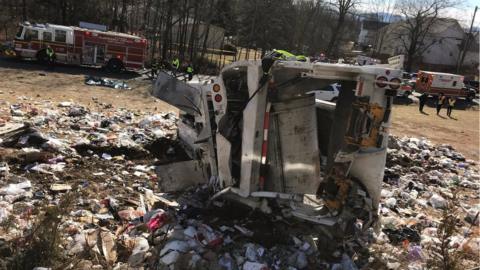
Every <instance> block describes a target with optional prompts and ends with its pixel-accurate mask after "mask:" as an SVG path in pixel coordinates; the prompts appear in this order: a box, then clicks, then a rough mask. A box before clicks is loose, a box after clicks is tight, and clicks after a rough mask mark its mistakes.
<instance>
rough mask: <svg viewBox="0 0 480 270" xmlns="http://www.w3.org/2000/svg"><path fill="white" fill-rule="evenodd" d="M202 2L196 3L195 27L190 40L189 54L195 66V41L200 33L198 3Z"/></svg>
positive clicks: (192, 28)
mask: <svg viewBox="0 0 480 270" xmlns="http://www.w3.org/2000/svg"><path fill="white" fill-rule="evenodd" d="M199 1H200V0H197V1H194V2H195V5H194V12H193V25H192V27H191V32H190V40H189V45H188V46H189V53H190V61H193V63H194V65H195V61H196V59H195V58H196V57H194V56H195V55H196V53H197V49H196V44H195V43H196V42H195V40H196V39H197V31H198V6H199V5H198V3H199Z"/></svg>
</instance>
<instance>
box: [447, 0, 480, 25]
mask: <svg viewBox="0 0 480 270" xmlns="http://www.w3.org/2000/svg"><path fill="white" fill-rule="evenodd" d="M475 4H476V5H477V6H478V7H479V10H477V16H476V17H475V22H474V26H476V27H480V1H478V0H477V1H475V0H466V1H464V3H462V4H460V5H459V6H457V7H454V8H449V9H448V10H446V12H445V14H444V16H448V17H452V18H455V19H457V20H458V22H459V23H460V24H461V25H462V26H464V27H466V28H467V27H470V23H471V22H472V16H473V12H474V10H475Z"/></svg>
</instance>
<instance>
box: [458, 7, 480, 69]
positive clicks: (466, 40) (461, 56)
mask: <svg viewBox="0 0 480 270" xmlns="http://www.w3.org/2000/svg"><path fill="white" fill-rule="evenodd" d="M477 9H478V6H475V11H474V12H473V18H472V23H471V24H470V30H469V31H468V35H467V36H466V38H465V39H464V41H463V48H462V50H461V51H460V57H459V59H458V61H457V73H459V72H460V68H461V67H462V65H463V60H465V54H466V53H467V50H468V43H469V42H470V36H471V35H472V28H473V22H474V21H475V15H477Z"/></svg>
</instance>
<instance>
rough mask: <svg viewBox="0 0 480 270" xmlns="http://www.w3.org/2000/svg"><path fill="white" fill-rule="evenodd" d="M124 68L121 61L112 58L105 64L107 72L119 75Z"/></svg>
mask: <svg viewBox="0 0 480 270" xmlns="http://www.w3.org/2000/svg"><path fill="white" fill-rule="evenodd" d="M124 68H125V67H124V66H123V63H122V61H120V60H118V59H117V58H112V59H110V60H109V61H108V63H107V70H108V71H109V72H113V73H120V72H121V71H122V70H123V69H124Z"/></svg>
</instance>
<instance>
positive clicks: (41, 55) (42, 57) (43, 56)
mask: <svg viewBox="0 0 480 270" xmlns="http://www.w3.org/2000/svg"><path fill="white" fill-rule="evenodd" d="M35 58H36V59H37V62H38V63H40V64H46V63H48V56H47V51H46V50H40V51H38V52H37V55H36V56H35Z"/></svg>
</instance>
